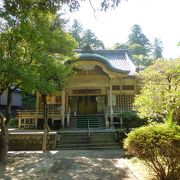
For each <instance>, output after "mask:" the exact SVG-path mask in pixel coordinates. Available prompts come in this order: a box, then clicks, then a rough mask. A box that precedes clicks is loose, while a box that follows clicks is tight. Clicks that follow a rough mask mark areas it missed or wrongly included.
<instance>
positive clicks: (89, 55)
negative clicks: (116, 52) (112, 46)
mask: <svg viewBox="0 0 180 180" xmlns="http://www.w3.org/2000/svg"><path fill="white" fill-rule="evenodd" d="M82 60H87V61H92V60H93V61H99V62H101V63H103V64H105V65H106V66H107V68H109V69H110V70H111V71H114V72H118V73H125V74H128V73H129V72H130V71H126V70H120V69H116V68H114V67H113V66H112V65H111V64H110V63H109V62H108V60H107V59H106V58H105V57H103V56H100V55H98V54H92V53H83V54H78V57H77V61H82Z"/></svg>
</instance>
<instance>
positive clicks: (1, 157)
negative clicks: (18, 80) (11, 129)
mask: <svg viewBox="0 0 180 180" xmlns="http://www.w3.org/2000/svg"><path fill="white" fill-rule="evenodd" d="M12 93H13V90H12V89H11V88H8V91H7V106H6V118H5V117H4V115H3V114H2V113H0V120H1V133H0V162H1V163H2V164H6V163H7V153H8V149H9V143H8V142H9V133H8V125H9V122H10V120H11V116H12V114H11V105H12Z"/></svg>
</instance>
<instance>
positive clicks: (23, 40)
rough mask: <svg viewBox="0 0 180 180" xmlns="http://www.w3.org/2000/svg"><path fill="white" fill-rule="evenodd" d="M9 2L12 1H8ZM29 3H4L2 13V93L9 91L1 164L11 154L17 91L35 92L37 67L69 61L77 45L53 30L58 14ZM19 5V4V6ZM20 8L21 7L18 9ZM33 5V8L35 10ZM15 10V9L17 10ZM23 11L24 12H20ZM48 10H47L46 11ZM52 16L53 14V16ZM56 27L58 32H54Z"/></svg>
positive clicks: (0, 155)
mask: <svg viewBox="0 0 180 180" xmlns="http://www.w3.org/2000/svg"><path fill="white" fill-rule="evenodd" d="M8 2H9V1H8ZM37 2H39V1H34V3H35V5H34V4H32V6H31V8H29V7H30V6H29V3H31V2H29V1H27V2H24V1H22V2H21V1H17V2H16V1H15V2H11V3H12V6H8V5H11V4H7V3H6V2H5V3H4V6H3V9H2V11H1V14H0V15H1V16H0V17H1V19H2V20H3V22H4V23H3V25H2V26H1V29H2V32H1V34H0V39H1V41H0V58H1V61H0V79H1V82H0V90H1V92H0V93H2V92H3V91H4V90H6V89H7V92H8V93H7V108H6V115H5V118H6V120H5V121H4V120H3V117H4V116H3V114H2V113H1V115H2V116H1V118H0V119H1V134H0V144H1V146H0V161H2V162H6V160H7V151H8V125H9V121H10V119H11V102H12V94H13V92H14V90H15V89H16V88H19V87H20V88H23V89H24V90H29V89H32V88H34V87H33V86H34V85H36V82H35V81H37V79H36V78H35V77H36V76H37V72H38V71H37V67H39V65H40V64H43V63H44V61H43V60H44V59H45V58H50V57H54V56H57V54H59V55H58V57H59V59H61V60H62V59H66V58H69V57H70V56H71V55H73V53H74V48H75V45H76V43H75V41H74V40H73V39H72V37H71V36H70V35H68V34H67V33H66V32H64V31H63V29H61V28H60V27H58V26H54V20H55V19H56V18H57V16H56V14H55V13H54V12H53V11H51V10H49V9H48V7H45V9H44V8H43V7H42V6H40V7H39V9H38V7H37V6H36V5H37V4H36V3H37ZM16 3H19V4H16ZM17 5H19V6H17ZM33 5H34V6H33ZM15 7H16V8H15ZM20 7H22V8H20ZM46 8H47V9H46ZM52 12H53V13H52ZM55 27H56V28H55Z"/></svg>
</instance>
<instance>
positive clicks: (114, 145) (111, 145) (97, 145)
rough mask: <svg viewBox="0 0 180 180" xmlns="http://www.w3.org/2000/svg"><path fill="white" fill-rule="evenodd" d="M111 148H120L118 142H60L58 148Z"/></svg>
mask: <svg viewBox="0 0 180 180" xmlns="http://www.w3.org/2000/svg"><path fill="white" fill-rule="evenodd" d="M98 148H100V149H110V148H120V145H119V144H117V143H93V144H63V145H62V144H58V145H57V146H56V149H98Z"/></svg>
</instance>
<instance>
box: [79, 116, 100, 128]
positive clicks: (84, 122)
mask: <svg viewBox="0 0 180 180" xmlns="http://www.w3.org/2000/svg"><path fill="white" fill-rule="evenodd" d="M88 121H89V128H99V119H98V118H97V116H96V115H80V116H78V117H77V128H88Z"/></svg>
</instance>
